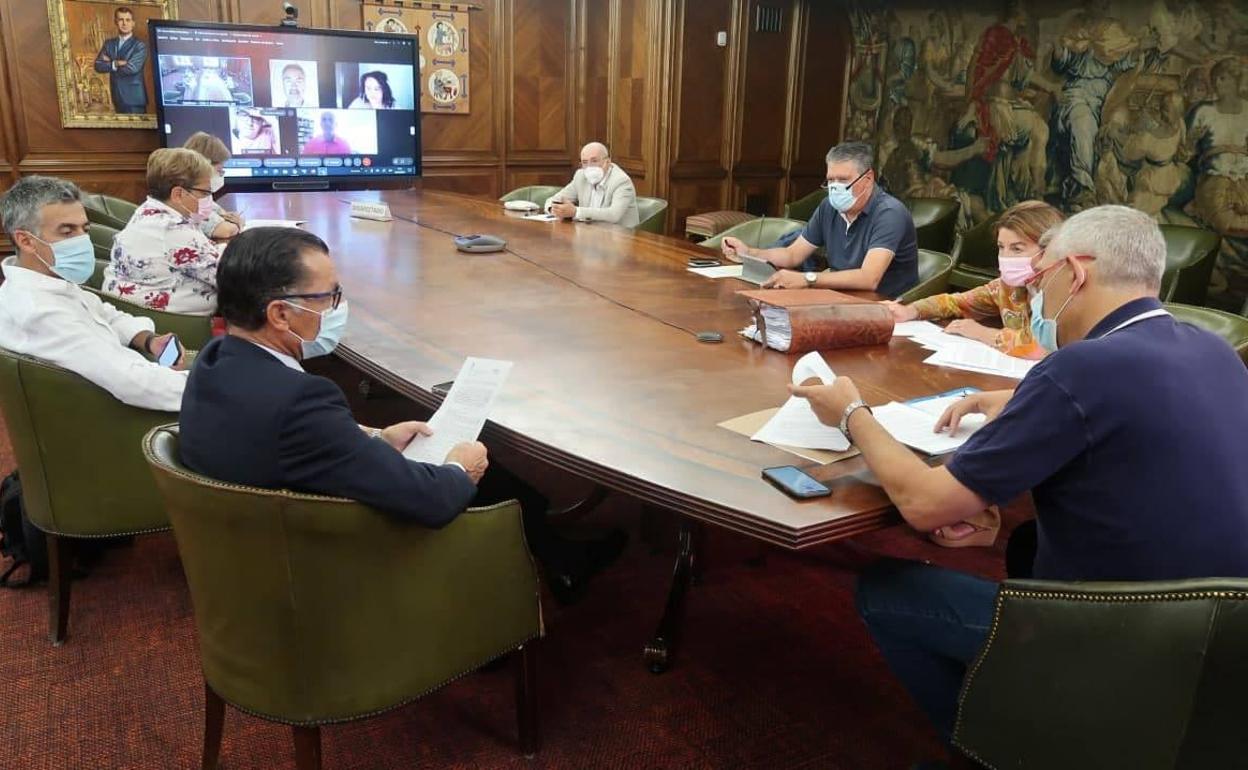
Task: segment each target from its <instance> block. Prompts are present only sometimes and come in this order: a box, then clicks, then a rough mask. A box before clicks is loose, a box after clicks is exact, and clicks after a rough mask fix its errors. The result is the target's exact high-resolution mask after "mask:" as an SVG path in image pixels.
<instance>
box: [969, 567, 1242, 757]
mask: <svg viewBox="0 0 1248 770" xmlns="http://www.w3.org/2000/svg"><path fill="white" fill-rule="evenodd" d="M1246 641H1248V580H1243V579H1228V578H1212V579H1202V580H1182V581H1171V582H1157V583H1051V582H1041V581H1023V580H1019V581H1007V582H1006V583H1005V584H1004V586H1002V588H1001V591H1000V593H999V594H998V596H997V608H996V616H995V617H994V619H993V624H992V628H991V630H990V631H989V635H988V641H987V643H986V644H985V645H984V649H983V650H982V651H981V652H980V655H979V658H978V659H977V660H976V661H975V663H974V664H973V665H972V666H971V669H970V671H969V672H968V674H967V676H966V679H965V681H964V683H963V687H962V696H961V699H960V704H959V709H958V720H957V723H956V724H955V726H954V732H953V742H954V744H955V745H957V746H958V747H959V748H961V749H962V750H963V751H965V752H966V753H967V754H968V755H969V756H971V757H972V758H973V759H975V760H977V761H978V762H980V763H981V764H984V765H986V766H988V767H1001V768H1005V767H1009V768H1020V769H1021V768H1044V770H1049V769H1050V768H1072V769H1076V768H1131V769H1132V770H1154V769H1155V770H1161V769H1162V768H1165V769H1166V770H1171V768H1182V769H1184V770H1187V769H1190V770H1196V769H1198V768H1202V769H1203V768H1215V767H1216V768H1229V767H1242V766H1243V765H1244V758H1245V757H1246V756H1248V731H1245V730H1244V729H1243V700H1244V691H1245V689H1248V657H1246V656H1245V655H1244V645H1245V642H1246Z"/></svg>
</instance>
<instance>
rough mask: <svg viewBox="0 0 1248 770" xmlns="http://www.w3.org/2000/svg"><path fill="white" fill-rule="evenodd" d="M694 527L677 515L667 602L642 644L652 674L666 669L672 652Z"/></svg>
mask: <svg viewBox="0 0 1248 770" xmlns="http://www.w3.org/2000/svg"><path fill="white" fill-rule="evenodd" d="M698 529H699V525H698V523H697V522H695V521H693V520H691V519H688V518H684V517H682V518H681V520H680V534H679V536H678V537H679V540H678V543H679V548H678V550H677V553H676V566H675V568H674V569H673V570H672V586H671V588H670V589H669V591H668V594H667V605H666V606H665V607H664V608H663V616H662V617H661V618H659V626H658V628H656V629H655V632H654V636H653V637H652V638H651V639H650V641H649V642H647V643H646V646H645V648H644V650H643V652H642V654H643V657H644V658H645V661H646V667H647V668H649V669H650V673H652V674H661V673H663V672H664V671H666V670H667V669H668V666H670V665H671V663H672V659H673V658H674V657H675V655H676V645H677V643H678V642H679V640H680V626H681V622H682V621H683V620H684V606H685V591H687V590H688V589H689V584H690V583H691V582H692V579H693V577H694V573H695V569H694V564H695V560H696V558H697V554H696V541H697V540H698V537H697V535H698Z"/></svg>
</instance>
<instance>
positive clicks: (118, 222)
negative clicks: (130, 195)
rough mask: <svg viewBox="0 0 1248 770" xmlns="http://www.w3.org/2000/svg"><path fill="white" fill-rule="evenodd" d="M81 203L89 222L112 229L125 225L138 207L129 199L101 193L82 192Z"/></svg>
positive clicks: (118, 228)
mask: <svg viewBox="0 0 1248 770" xmlns="http://www.w3.org/2000/svg"><path fill="white" fill-rule="evenodd" d="M82 205H83V206H84V207H86V209H87V219H88V220H90V221H91V224H93V225H107V226H109V227H111V228H113V229H114V230H120V229H122V228H123V227H125V226H126V224H127V223H128V222H129V221H130V217H132V216H134V210H135V209H137V208H138V205H137V204H134V203H131V202H130V201H125V200H122V199H121V198H114V197H113V196H111V195H104V194H102V193H83V195H82Z"/></svg>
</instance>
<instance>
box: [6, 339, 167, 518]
mask: <svg viewBox="0 0 1248 770" xmlns="http://www.w3.org/2000/svg"><path fill="white" fill-rule="evenodd" d="M0 411H3V413H4V420H5V423H6V425H7V426H8V431H9V439H10V440H11V441H12V443H13V451H14V454H15V455H16V456H17V467H18V468H19V470H20V471H21V474H22V500H23V502H24V504H25V507H26V515H27V516H29V517H30V520H31V522H32V523H33V524H34V525H35V526H37V527H39V529H42V530H44V531H45V532H51V533H53V534H57V535H70V536H79V537H97V536H104V535H123V534H137V533H140V532H152V531H156V530H160V529H167V528H168V526H169V524H168V520H167V519H166V518H165V509H164V506H163V505H162V504H161V502H160V498H159V497H158V496H157V494H156V487H155V486H154V485H153V484H152V476H151V473H150V472H149V471H148V470H147V466H146V465H145V464H144V462H143V451H142V440H143V436H144V434H146V433H147V431H148V430H150V429H151V428H152V426H153V425H160V424H163V423H167V422H169V420H171V419H176V417H177V415H176V414H170V413H168V412H151V411H147V410H145V409H138V408H136V407H133V406H127V405H125V404H123V403H122V402H120V401H118V400H117V399H116V398H114V397H113V396H112V394H110V393H108V392H107V391H105V390H104V389H103V388H100V387H97V386H96V385H94V384H92V383H90V382H88V381H87V380H85V379H83V378H82V377H79V376H78V375H77V374H74V373H72V372H68V371H66V370H64V369H61V368H59V367H56V366H52V365H51V364H46V363H43V362H40V361H36V360H35V359H33V358H28V357H26V356H21V355H17V354H15V353H11V352H9V351H6V350H0Z"/></svg>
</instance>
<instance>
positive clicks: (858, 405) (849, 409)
mask: <svg viewBox="0 0 1248 770" xmlns="http://www.w3.org/2000/svg"><path fill="white" fill-rule="evenodd" d="M859 409H866V410H867V414H870V413H871V407H869V406H867V405H866V404H864V403H862V399H858V400H857V401H850V402H849V406H846V407H845V411H844V412H843V413H842V414H841V433H844V434H845V438H850V436H849V418H850V416H851V415H853V413H854V412H856V411H858V410H859ZM851 440H852V439H851Z"/></svg>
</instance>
